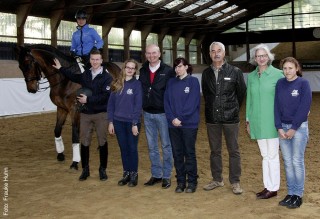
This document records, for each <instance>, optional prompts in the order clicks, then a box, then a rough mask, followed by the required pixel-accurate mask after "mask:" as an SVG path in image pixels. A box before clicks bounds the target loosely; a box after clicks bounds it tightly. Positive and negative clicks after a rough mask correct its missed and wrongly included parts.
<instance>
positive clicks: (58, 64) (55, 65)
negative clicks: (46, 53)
mask: <svg viewBox="0 0 320 219" xmlns="http://www.w3.org/2000/svg"><path fill="white" fill-rule="evenodd" d="M53 61H54V65H52V67H54V68H55V69H58V70H59V69H60V68H61V67H62V66H61V63H60V61H59V60H58V59H57V58H54V59H53Z"/></svg>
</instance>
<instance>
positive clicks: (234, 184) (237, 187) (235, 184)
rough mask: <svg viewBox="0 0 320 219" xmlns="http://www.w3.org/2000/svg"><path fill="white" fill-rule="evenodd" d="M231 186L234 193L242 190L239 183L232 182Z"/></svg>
mask: <svg viewBox="0 0 320 219" xmlns="http://www.w3.org/2000/svg"><path fill="white" fill-rule="evenodd" d="M231 187H232V192H233V193H234V194H236V195H240V194H241V193H242V192H243V190H242V189H241V187H240V183H233V184H231Z"/></svg>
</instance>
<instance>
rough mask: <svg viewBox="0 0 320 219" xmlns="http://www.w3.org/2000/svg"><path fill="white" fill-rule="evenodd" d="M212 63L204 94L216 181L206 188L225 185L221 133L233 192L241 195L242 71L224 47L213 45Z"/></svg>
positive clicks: (243, 84) (204, 79)
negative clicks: (239, 134) (239, 141)
mask: <svg viewBox="0 0 320 219" xmlns="http://www.w3.org/2000/svg"><path fill="white" fill-rule="evenodd" d="M209 49H210V57H211V59H212V65H211V66H210V67H208V68H207V69H205V70H204V71H203V73H202V94H203V97H204V100H205V118H206V124H207V133H208V139H209V144H210V150H211V154H210V167H211V174H212V178H213V180H212V181H211V182H210V183H209V184H208V185H205V186H204V187H203V189H204V190H206V191H209V190H212V189H214V188H217V187H221V186H223V185H224V183H223V177H222V157H221V147H222V132H223V133H224V136H225V140H226V144H227V148H228V153H229V181H230V183H231V186H232V191H233V193H234V194H241V193H242V189H241V187H240V175H241V164H240V152H239V146H238V133H239V121H240V120H239V110H240V106H241V104H242V101H243V99H244V97H245V94H246V85H245V82H244V78H243V73H242V71H241V70H240V69H239V68H237V67H235V66H232V65H230V64H228V63H226V62H225V60H224V57H225V46H224V45H223V44H222V43H220V42H213V43H212V44H211V45H210V48H209Z"/></svg>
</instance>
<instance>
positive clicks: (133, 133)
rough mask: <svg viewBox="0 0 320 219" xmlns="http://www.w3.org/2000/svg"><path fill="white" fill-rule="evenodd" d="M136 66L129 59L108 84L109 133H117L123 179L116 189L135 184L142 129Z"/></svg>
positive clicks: (134, 62) (140, 94) (140, 100)
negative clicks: (109, 92) (109, 86)
mask: <svg viewBox="0 0 320 219" xmlns="http://www.w3.org/2000/svg"><path fill="white" fill-rule="evenodd" d="M137 70H138V63H137V61H135V60H134V59H129V60H127V61H125V62H124V64H123V66H122V70H121V72H122V76H121V77H119V78H118V79H116V80H114V81H113V82H112V84H111V90H112V93H111V95H110V98H109V102H108V120H109V128H108V130H109V133H110V134H116V136H117V140H118V143H119V146H120V151H121V159H122V165H123V178H122V179H121V180H120V181H119V182H118V185H119V186H124V185H126V184H128V186H129V187H134V186H136V185H137V184H138V135H139V130H140V127H141V113H142V88H141V82H140V81H139V80H137V79H136V76H135V75H136V71H137Z"/></svg>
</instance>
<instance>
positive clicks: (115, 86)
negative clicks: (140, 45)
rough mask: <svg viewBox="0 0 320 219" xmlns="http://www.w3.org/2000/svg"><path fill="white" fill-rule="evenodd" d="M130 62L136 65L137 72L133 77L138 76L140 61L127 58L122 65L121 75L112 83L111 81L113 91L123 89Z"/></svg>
mask: <svg viewBox="0 0 320 219" xmlns="http://www.w3.org/2000/svg"><path fill="white" fill-rule="evenodd" d="M129 62H132V63H134V65H135V73H134V74H133V77H135V76H136V73H137V71H138V62H137V61H136V60H134V59H127V60H126V61H125V62H124V63H123V65H122V67H121V73H120V75H119V77H117V78H115V79H114V80H113V81H112V83H111V91H113V92H118V91H120V90H122V89H123V86H124V80H125V78H126V66H127V64H128V63H129Z"/></svg>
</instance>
